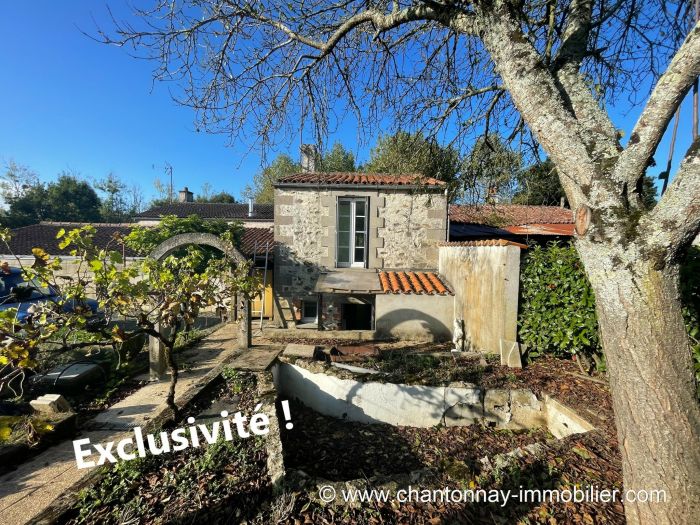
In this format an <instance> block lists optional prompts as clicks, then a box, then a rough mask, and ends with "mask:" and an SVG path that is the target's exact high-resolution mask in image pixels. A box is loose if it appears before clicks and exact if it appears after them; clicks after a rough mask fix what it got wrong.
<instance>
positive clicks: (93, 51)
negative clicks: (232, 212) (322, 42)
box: [0, 0, 691, 198]
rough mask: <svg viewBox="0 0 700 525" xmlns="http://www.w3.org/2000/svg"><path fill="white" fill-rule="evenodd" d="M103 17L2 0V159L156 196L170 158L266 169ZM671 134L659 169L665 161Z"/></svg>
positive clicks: (178, 173)
mask: <svg viewBox="0 0 700 525" xmlns="http://www.w3.org/2000/svg"><path fill="white" fill-rule="evenodd" d="M110 6H111V8H112V10H113V11H114V12H115V14H116V15H117V16H123V17H128V16H129V9H128V7H127V6H126V3H125V2H122V1H117V2H110ZM93 17H94V18H95V19H96V20H97V21H98V23H100V22H101V23H103V24H104V25H108V21H107V19H106V8H105V4H104V3H103V2H97V1H90V0H72V1H63V2H55V0H54V1H51V0H35V1H34V2H11V1H4V2H1V3H0V42H1V44H2V45H1V47H0V75H1V78H2V80H1V81H0V123H1V125H0V164H4V163H5V162H7V161H9V160H11V159H13V160H15V161H16V162H18V163H20V164H24V165H27V166H29V167H30V168H31V169H33V170H34V171H36V172H37V173H38V174H39V175H40V176H41V177H42V179H44V180H50V179H53V178H54V177H55V175H56V174H57V173H58V172H60V171H62V170H72V171H76V172H79V173H80V174H81V175H82V176H83V177H85V178H87V179H90V178H101V177H104V176H105V175H106V174H107V173H109V172H110V171H113V172H114V173H116V174H117V175H118V176H120V177H121V178H122V179H123V180H125V181H126V182H128V183H129V184H132V183H136V184H139V185H140V186H141V187H142V188H143V190H144V193H145V194H146V196H147V198H150V197H152V196H154V191H153V180H154V179H155V178H156V177H160V178H164V174H163V167H164V164H165V162H168V163H170V164H171V165H172V166H173V174H174V185H175V188H176V189H179V188H180V187H182V186H184V185H187V186H189V187H190V189H192V190H193V191H195V193H197V192H198V191H199V189H200V187H201V185H202V184H203V183H205V182H208V183H209V184H211V185H212V186H213V188H214V189H215V190H217V191H218V190H225V191H228V192H230V193H232V194H234V195H236V196H237V195H238V194H239V193H240V191H241V189H242V188H243V187H244V186H245V185H246V183H248V182H250V180H251V178H252V176H253V174H254V173H255V172H256V171H258V170H259V169H260V163H261V158H260V155H259V152H257V151H255V150H253V151H249V147H250V145H247V147H246V145H236V146H233V147H228V146H227V144H226V142H227V141H226V137H224V136H221V135H208V134H204V133H197V132H195V131H194V124H193V120H194V115H193V113H192V111H191V110H190V109H188V108H185V107H180V106H178V105H177V104H175V102H173V101H172V100H171V98H170V94H169V93H168V90H167V86H166V85H162V84H161V85H158V84H156V85H152V82H151V69H152V66H153V65H152V64H151V63H149V62H146V61H142V60H136V59H134V58H132V57H130V56H129V55H128V54H127V53H126V52H125V50H122V49H119V48H115V47H108V46H104V45H101V44H98V43H96V42H94V41H92V40H90V39H89V38H87V37H86V36H84V35H83V34H82V33H81V32H80V30H79V29H78V28H82V29H85V30H90V29H92V28H93V27H94V24H93ZM640 111H641V107H640V106H631V105H630V104H629V103H628V102H627V101H624V102H620V103H619V104H618V106H617V107H615V108H613V111H612V114H613V119H614V122H615V124H616V125H617V126H618V127H619V128H621V129H623V130H625V132H626V133H627V134H629V132H630V130H631V128H632V126H633V123H634V121H635V119H636V118H637V116H638V115H639V112H640ZM690 111H691V110H690V101H689V100H686V102H685V104H684V107H683V112H682V117H681V126H680V129H679V140H678V147H677V150H676V159H677V160H678V159H679V158H680V157H681V156H682V153H683V152H684V151H685V150H686V149H687V147H688V146H689V144H690V119H691V113H690ZM338 129H339V130H341V131H339V132H337V133H335V134H333V135H331V137H329V143H333V142H334V141H336V140H339V141H341V142H343V143H344V144H345V145H346V146H348V147H350V149H352V150H353V151H355V152H356V153H358V154H359V155H358V156H359V158H360V160H365V159H366V158H367V156H368V151H367V147H366V146H363V147H361V148H359V149H358V148H356V146H355V138H356V133H355V125H354V122H351V121H348V122H343V123H342V124H341V125H340V126H338ZM668 135H670V133H667V137H665V139H664V142H663V143H662V144H661V146H660V148H659V153H658V154H657V161H658V168H657V169H656V170H655V171H654V173H658V172H659V171H661V169H662V166H665V163H666V155H667V152H668V140H669V137H668ZM366 142H369V143H371V142H372V140H368V141H366ZM299 143H300V137H299V136H298V135H297V136H290V137H289V138H288V141H287V143H286V144H284V143H283V144H282V145H281V147H280V150H278V151H286V152H288V153H290V154H291V155H292V157H293V158H297V157H298V146H299ZM272 155H274V152H273V153H272Z"/></svg>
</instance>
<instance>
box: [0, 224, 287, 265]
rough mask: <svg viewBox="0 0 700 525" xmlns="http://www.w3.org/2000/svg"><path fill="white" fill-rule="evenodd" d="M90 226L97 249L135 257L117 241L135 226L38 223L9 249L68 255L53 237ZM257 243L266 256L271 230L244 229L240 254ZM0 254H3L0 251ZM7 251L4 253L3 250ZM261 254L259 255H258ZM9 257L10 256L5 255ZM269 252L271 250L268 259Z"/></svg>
mask: <svg viewBox="0 0 700 525" xmlns="http://www.w3.org/2000/svg"><path fill="white" fill-rule="evenodd" d="M87 224H91V225H92V226H93V227H94V228H95V245H96V246H97V247H98V248H109V249H112V250H117V251H122V252H123V254H124V256H125V257H136V256H137V254H136V253H135V252H134V251H133V250H132V249H131V248H129V247H128V246H122V244H121V243H120V242H118V240H117V239H118V237H125V236H126V235H128V234H129V232H131V229H132V228H134V227H135V226H137V225H136V224H134V223H119V224H111V223H86V222H40V223H39V224H32V225H30V226H24V227H22V228H16V229H14V230H12V239H11V240H10V243H9V246H10V249H11V250H12V253H13V254H15V255H25V256H26V255H31V254H32V248H37V247H40V248H44V249H45V250H46V251H47V252H49V253H50V254H51V255H68V254H69V252H70V250H71V249H72V248H71V247H69V248H64V249H60V248H59V247H58V244H59V241H58V240H57V239H56V234H57V233H58V231H59V230H60V229H61V228H63V229H65V230H67V231H68V230H72V229H75V228H80V227H81V226H85V225H87ZM256 241H257V242H258V254H259V255H264V254H265V243H266V242H269V243H270V246H272V244H273V241H274V235H273V232H272V230H271V229H270V228H245V229H244V230H243V235H242V237H241V244H240V250H241V252H242V253H243V255H247V256H250V255H252V254H253V249H254V247H255V242H256ZM0 251H3V250H1V249H0ZM4 251H7V250H4ZM261 252H262V253H261ZM5 255H9V254H5ZM271 255H272V250H270V256H271Z"/></svg>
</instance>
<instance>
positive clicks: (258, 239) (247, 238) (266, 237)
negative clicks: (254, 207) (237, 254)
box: [240, 228, 275, 257]
mask: <svg viewBox="0 0 700 525" xmlns="http://www.w3.org/2000/svg"><path fill="white" fill-rule="evenodd" d="M256 243H257V247H256ZM265 243H269V244H268V246H269V247H270V251H269V253H268V256H269V257H272V246H273V245H274V243H275V241H274V234H273V232H272V229H271V228H245V229H244V230H243V236H242V237H241V246H240V250H241V253H243V255H251V256H252V255H253V251H255V253H256V255H258V256H264V255H265Z"/></svg>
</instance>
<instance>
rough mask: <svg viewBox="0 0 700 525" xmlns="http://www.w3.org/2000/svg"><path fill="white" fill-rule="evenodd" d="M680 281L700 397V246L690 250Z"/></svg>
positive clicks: (684, 314) (682, 266)
mask: <svg viewBox="0 0 700 525" xmlns="http://www.w3.org/2000/svg"><path fill="white" fill-rule="evenodd" d="M680 283H681V300H682V301H683V318H684V319H685V326H686V328H687V329H688V336H689V337H690V347H691V349H692V351H693V359H694V361H695V379H696V380H697V383H698V397H700V248H698V247H695V246H693V247H691V248H690V250H689V251H688V255H687V256H686V258H685V261H683V264H682V265H681V278H680Z"/></svg>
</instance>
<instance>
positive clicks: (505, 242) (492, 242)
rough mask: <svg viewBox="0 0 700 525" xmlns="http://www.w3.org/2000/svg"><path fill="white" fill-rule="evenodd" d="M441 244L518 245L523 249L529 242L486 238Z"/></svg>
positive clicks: (475, 245)
mask: <svg viewBox="0 0 700 525" xmlns="http://www.w3.org/2000/svg"><path fill="white" fill-rule="evenodd" d="M440 246H466V247H480V246H517V247H518V248H521V249H523V250H526V249H527V244H523V243H520V242H515V241H509V240H508V239H484V240H479V241H456V242H454V241H453V242H443V243H440Z"/></svg>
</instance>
